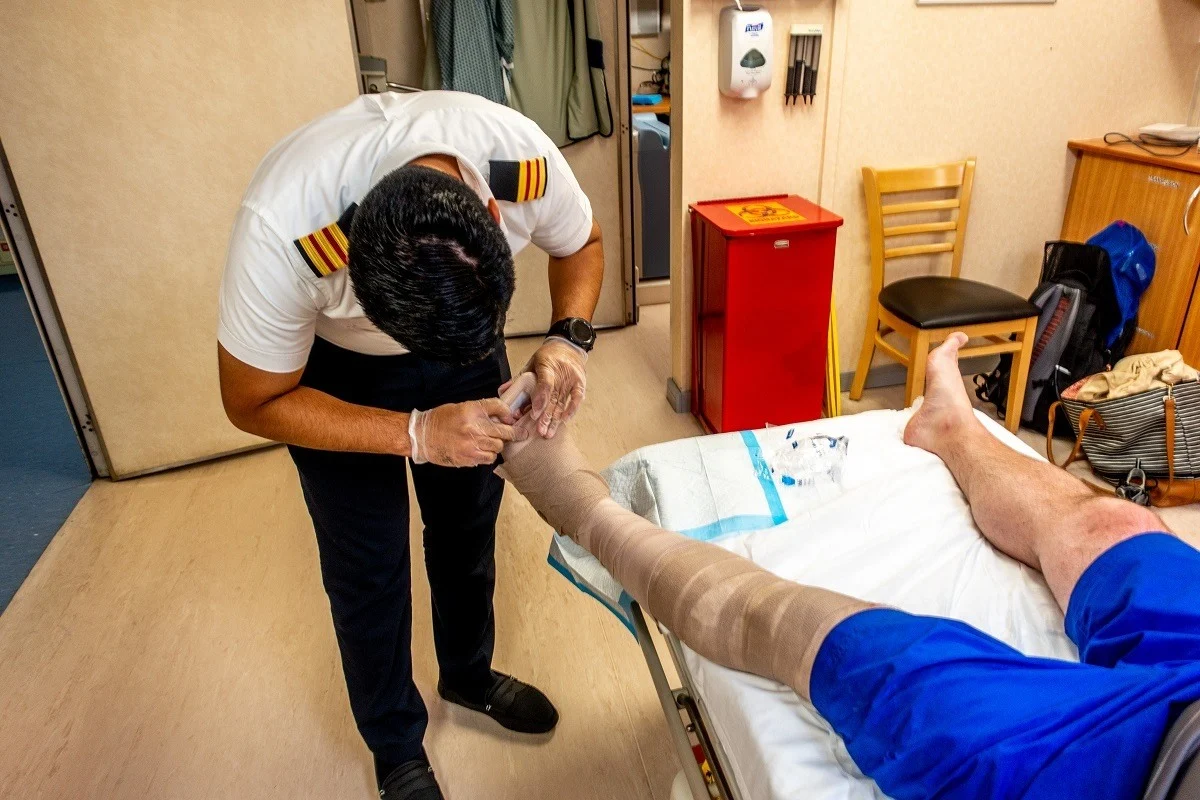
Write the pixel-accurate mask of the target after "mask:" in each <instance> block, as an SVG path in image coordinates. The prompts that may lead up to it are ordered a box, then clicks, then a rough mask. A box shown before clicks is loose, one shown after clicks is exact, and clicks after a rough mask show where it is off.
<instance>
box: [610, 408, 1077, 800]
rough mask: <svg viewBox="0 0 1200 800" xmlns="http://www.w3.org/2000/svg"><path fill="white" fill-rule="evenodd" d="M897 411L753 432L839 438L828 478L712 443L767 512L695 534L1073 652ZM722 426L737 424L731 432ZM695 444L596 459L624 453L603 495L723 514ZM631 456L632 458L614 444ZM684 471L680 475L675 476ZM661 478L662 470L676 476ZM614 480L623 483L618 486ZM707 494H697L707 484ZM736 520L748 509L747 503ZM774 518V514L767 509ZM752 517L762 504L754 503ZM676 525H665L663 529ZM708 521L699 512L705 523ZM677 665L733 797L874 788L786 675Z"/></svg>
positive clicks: (858, 796)
mask: <svg viewBox="0 0 1200 800" xmlns="http://www.w3.org/2000/svg"><path fill="white" fill-rule="evenodd" d="M910 413H911V412H905V411H873V412H867V413H863V414H857V415H853V416H847V417H839V418H835V419H826V420H818V421H814V422H810V423H804V424H800V425H795V426H788V427H787V428H771V429H767V430H764V431H758V432H755V434H754V436H753V437H752V438H753V442H752V443H747V444H748V446H751V447H753V446H755V445H756V446H757V447H758V449H759V451H760V453H766V454H768V455H769V453H770V452H771V451H772V448H774V447H777V446H780V445H781V444H782V443H783V442H784V439H785V437H786V436H788V435H789V433H788V431H791V434H790V435H792V436H814V435H829V436H835V437H836V436H844V437H846V438H847V439H848V440H849V447H848V452H847V457H846V460H845V463H844V468H843V474H842V478H841V485H840V487H837V486H835V487H829V486H826V487H815V488H814V487H805V488H800V487H795V488H794V489H789V487H786V486H782V485H780V483H779V482H778V481H774V482H773V483H772V484H771V485H766V483H765V482H766V481H770V475H769V473H768V474H766V475H764V474H763V473H764V470H763V469H762V466H763V462H764V459H763V458H762V457H761V456H759V457H755V454H754V453H751V454H750V455H751V457H750V458H747V457H746V453H745V452H743V453H740V454H739V453H736V452H735V451H736V447H735V444H736V442H735V440H733V439H731V438H729V437H730V435H725V436H723V437H702V439H699V440H694V441H704V440H705V439H708V440H717V439H720V440H723V441H724V442H726V443H727V445H728V446H725V445H721V446H718V447H716V448H715V451H714V452H716V453H724V454H725V456H726V457H727V458H728V460H729V461H730V464H731V465H733V466H727V468H728V469H733V470H736V469H744V468H745V467H737V466H736V465H737V464H748V465H751V467H752V468H754V471H753V473H752V476H753V477H754V478H755V479H756V480H758V481H759V482H760V483H763V487H762V488H763V489H765V490H766V491H767V492H768V494H770V493H771V492H772V491H773V492H774V493H776V495H777V501H776V502H775V503H773V504H772V505H773V506H774V507H775V508H776V511H779V510H780V509H782V510H783V512H784V513H782V514H779V513H777V514H776V515H775V516H774V518H770V519H767V520H766V521H765V524H764V523H760V524H758V525H755V524H754V523H753V522H751V523H749V524H750V525H751V526H752V527H755V528H756V529H752V530H745V531H743V530H738V527H739V526H738V525H736V524H735V525H732V526H725V527H726V528H728V530H724V531H721V530H719V529H720V528H721V527H722V526H719V525H718V526H717V528H718V534H719V535H715V536H713V535H707V534H706V535H705V536H703V537H700V538H708V539H710V540H712V541H714V543H715V544H717V545H718V546H720V547H724V548H725V549H727V550H730V551H732V552H735V553H738V554H740V555H742V556H745V557H746V558H749V559H751V560H753V561H754V562H755V563H757V564H759V565H760V566H762V567H764V568H766V569H768V570H770V571H772V572H774V573H775V574H777V575H780V576H782V577H784V578H788V579H789V580H793V581H797V582H799V583H805V584H810V585H814V586H822V587H826V588H829V589H834V590H837V591H839V592H843V593H845V594H849V595H853V596H856V597H861V598H864V599H867V600H872V601H876V602H880V603H886V604H889V605H892V606H895V607H898V608H901V609H903V610H905V611H909V612H913V613H917V614H930V615H938V616H944V617H951V618H955V619H959V620H962V621H964V622H966V623H969V624H971V625H973V626H975V627H977V628H979V629H981V630H983V631H986V632H987V633H989V634H991V635H993V636H995V637H997V638H999V639H1001V640H1003V641H1005V642H1007V643H1009V644H1010V645H1012V646H1013V647H1015V648H1017V649H1018V650H1021V651H1022V652H1025V653H1027V654H1030V655H1038V656H1049V657H1055V658H1064V659H1071V660H1077V658H1078V655H1077V653H1076V650H1075V647H1074V645H1073V644H1072V643H1071V642H1070V641H1069V640H1068V639H1067V638H1066V636H1065V635H1064V633H1063V628H1062V614H1061V612H1060V610H1059V609H1058V606H1057V605H1056V603H1055V602H1054V599H1053V597H1052V596H1051V595H1050V592H1049V590H1048V589H1047V588H1046V585H1045V583H1044V582H1043V581H1042V579H1041V576H1040V575H1039V574H1038V573H1037V572H1036V571H1034V570H1031V569H1029V568H1027V567H1025V566H1024V565H1022V564H1020V563H1018V562H1017V561H1014V560H1013V559H1011V558H1009V557H1007V556H1005V555H1003V554H1001V553H999V552H998V551H996V550H995V549H993V548H992V547H991V545H989V544H988V543H987V541H986V540H984V539H983V537H982V536H981V535H980V533H979V531H978V529H977V528H976V527H975V525H974V523H973V521H972V518H971V513H970V509H969V508H968V507H967V504H966V501H965V498H964V497H963V495H962V493H961V492H960V491H959V489H958V486H957V485H956V484H955V482H954V479H953V478H952V477H951V475H950V473H949V471H948V470H947V469H946V467H945V465H944V464H943V463H942V462H941V461H940V460H939V459H938V458H936V457H935V456H933V455H931V454H929V453H926V452H924V451H922V450H919V449H916V448H912V447H908V446H906V445H905V444H904V443H903V440H902V431H903V426H904V424H905V422H906V421H907V420H908V418H909V415H910ZM980 419H981V420H983V422H984V424H985V425H987V426H988V428H989V429H990V430H991V431H992V432H993V433H994V434H995V435H996V436H997V437H998V438H999V439H1000V440H1002V441H1003V442H1004V443H1006V444H1008V445H1009V446H1011V447H1012V448H1014V449H1015V450H1018V451H1021V452H1023V453H1025V454H1027V455H1029V456H1031V457H1033V458H1039V456H1038V455H1037V454H1036V453H1034V452H1033V451H1032V450H1031V449H1029V448H1028V447H1027V446H1026V445H1024V444H1023V443H1022V442H1021V441H1020V440H1019V439H1017V438H1016V437H1015V436H1013V435H1012V434H1010V433H1009V432H1008V431H1006V430H1004V429H1003V428H1002V427H1000V426H999V425H997V424H996V423H995V422H993V421H992V420H990V419H987V418H985V417H983V416H982V415H980ZM733 436H737V434H734V435H733ZM689 453H691V454H692V456H691V457H692V458H693V459H694V458H695V457H696V456H698V455H699V453H700V451H699V450H697V449H696V448H695V447H694V446H693V445H691V444H681V443H668V444H666V445H657V446H655V447H651V448H644V449H643V450H641V451H638V452H637V453H636V454H631V455H632V456H634V458H633V459H632V460H631V461H626V460H625V459H623V460H622V461H626V465H625V466H626V469H624V470H622V469H621V468H620V467H621V463H622V462H618V463H617V464H614V466H613V468H610V471H609V475H610V477H611V476H615V477H618V478H620V477H621V475H623V474H627V473H629V472H630V470H629V469H628V465H629V463H636V464H637V470H636V473H637V474H638V475H639V476H640V477H639V478H638V479H637V480H636V481H633V482H632V485H633V487H634V490H632V491H630V490H629V487H628V486H627V485H626V484H629V482H628V481H626V483H625V484H622V483H621V481H617V484H616V486H615V487H614V496H617V494H621V495H622V500H623V502H625V504H626V505H628V506H629V507H631V508H632V509H633V510H634V511H637V512H638V513H641V514H643V515H644V516H647V517H648V518H651V519H653V520H654V521H656V522H669V521H672V520H680V519H685V518H690V517H694V516H695V515H696V513H697V509H698V508H703V507H706V504H707V507H708V508H709V511H708V512H707V513H708V514H709V515H710V516H711V515H712V514H721V516H722V518H731V517H730V516H729V515H728V514H726V513H725V512H724V511H722V510H720V509H724V508H726V507H727V506H729V505H730V504H737V503H745V502H747V500H746V499H745V496H746V495H751V494H753V489H752V488H749V485H748V482H743V483H742V485H741V488H740V489H739V490H738V491H737V492H733V493H732V495H731V496H729V497H724V498H719V497H715V496H711V495H713V493H716V494H721V493H723V492H725V491H726V489H725V487H726V486H727V485H728V484H729V483H730V481H728V480H724V479H717V480H713V479H712V477H713V475H714V474H716V473H719V472H720V471H721V469H722V463H721V458H720V457H719V456H713V455H711V454H710V455H709V456H708V457H707V458H706V462H707V463H705V464H704V465H702V466H701V465H698V464H695V463H693V464H692V465H691V468H690V470H689V468H688V465H687V464H685V463H683V462H684V461H686V460H687V458H688V457H689V456H688V454H689ZM626 459H630V457H628V456H627V457H626ZM689 472H690V473H691V475H692V479H691V480H681V479H680V477H681V476H684V475H687V474H688V473H689ZM670 476H675V477H674V478H672V477H670ZM622 487H624V488H622ZM706 495H709V496H706ZM735 516H736V517H738V518H740V519H743V520H746V519H751V520H752V519H753V518H754V516H755V515H753V514H750V515H746V514H742V515H735ZM781 517H782V519H781ZM760 518H761V515H760ZM683 527H685V526H683V525H678V526H677V529H679V528H683ZM706 530H707V531H708V533H709V534H711V533H712V531H713V527H712V526H711V525H709V526H708V528H707V529H706ZM683 651H684V660H685V662H686V667H687V669H688V671H689V672H690V674H691V679H692V682H693V684H694V687H695V689H696V691H697V693H698V694H699V695H700V699H701V701H702V702H703V704H704V705H705V707H706V709H707V711H708V714H709V717H710V721H711V723H712V727H713V731H712V733H713V734H714V735H715V736H716V737H717V738H718V739H719V740H720V741H721V744H722V747H723V749H724V750H725V753H726V755H727V756H728V758H729V762H730V763H729V766H730V768H731V771H732V773H733V776H732V779H733V780H734V781H735V782H736V784H737V787H738V789H739V790H740V793H741V795H742V797H743V798H744V800H785V799H786V800H797V799H798V798H804V800H868V798H881V797H884V796H885V795H883V794H882V793H881V792H880V791H879V789H878V787H877V786H876V785H875V784H874V782H873V781H871V780H870V779H868V778H866V777H864V776H863V775H862V773H861V772H859V771H858V769H857V768H856V767H855V765H854V762H853V760H852V759H851V758H850V756H849V754H848V753H847V752H846V749H845V747H844V745H843V744H842V742H841V740H840V738H839V737H838V736H837V735H836V734H835V733H834V732H833V731H832V729H831V728H830V727H829V726H828V725H827V724H826V723H825V722H824V720H822V719H821V718H820V716H819V715H817V713H816V712H815V711H814V709H813V708H812V706H811V705H809V704H808V703H806V702H804V701H802V700H800V698H799V697H797V696H796V694H795V693H794V692H793V691H791V690H790V689H788V688H787V687H785V686H782V685H780V684H777V683H774V682H772V681H768V680H765V679H763V678H759V677H757V676H753V675H748V674H745V673H740V672H735V671H732V670H729V669H725V668H723V667H720V666H718V665H716V664H713V663H712V662H710V661H707V660H706V659H704V658H702V657H700V656H698V655H696V654H695V653H694V652H692V651H691V650H690V649H688V648H687V647H686V645H685V646H684V648H683Z"/></svg>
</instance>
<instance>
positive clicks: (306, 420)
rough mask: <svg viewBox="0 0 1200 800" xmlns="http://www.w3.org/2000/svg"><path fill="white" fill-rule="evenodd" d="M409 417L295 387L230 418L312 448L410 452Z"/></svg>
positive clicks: (276, 438) (263, 433) (280, 439)
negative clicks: (234, 417)
mask: <svg viewBox="0 0 1200 800" xmlns="http://www.w3.org/2000/svg"><path fill="white" fill-rule="evenodd" d="M408 419H409V415H408V414H405V413H403V412H399V411H387V410H384V409H381V408H371V407H368V406H359V405H355V404H353V403H347V402H345V401H343V400H338V399H337V398H336V397H333V396H332V395H328V394H326V393H324V392H320V391H317V390H316V389H311V388H309V387H307V386H298V387H296V388H295V389H293V390H291V391H290V392H287V393H286V394H283V395H280V396H279V397H276V398H274V399H272V400H268V401H267V402H265V403H263V404H262V405H260V406H258V407H257V408H255V409H253V410H250V411H247V412H244V413H242V414H239V415H238V417H237V418H236V419H233V422H234V424H236V425H237V426H238V427H239V428H241V429H242V430H244V431H246V432H248V433H253V434H255V435H256V436H262V437H263V438H266V439H273V440H274V441H277V442H283V443H285V444H294V445H299V446H301V447H309V448H312V449H314V450H344V451H351V452H357V453H382V454H385V455H397V456H407V455H411V449H412V446H411V442H410V441H409V438H408Z"/></svg>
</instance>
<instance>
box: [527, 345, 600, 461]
mask: <svg viewBox="0 0 1200 800" xmlns="http://www.w3.org/2000/svg"><path fill="white" fill-rule="evenodd" d="M585 364H587V353H586V352H584V351H583V350H582V349H581V348H579V347H576V346H575V345H573V344H571V343H570V342H568V341H567V340H566V339H560V338H559V337H557V336H548V337H546V341H544V342H543V343H542V346H541V347H539V348H538V349H537V351H536V352H535V353H534V354H533V357H532V358H530V359H529V363H528V364H526V365H525V369H524V370H522V372H532V373H534V375H536V376H537V387H536V388H535V389H534V390H533V405H532V407H531V408H530V411H529V413H530V416H532V417H533V419H534V421H535V424H536V425H537V432H538V434H539V435H540V436H541V437H542V438H544V439H552V438H554V434H555V432H556V431H557V430H558V426H559V425H561V424H562V423H564V422H567V421H569V420H570V419H571V417H573V416H575V412H576V411H578V410H579V406H580V405H582V403H583V395H584V388H585V386H586V384H587V374H586V373H585V372H584V365H585Z"/></svg>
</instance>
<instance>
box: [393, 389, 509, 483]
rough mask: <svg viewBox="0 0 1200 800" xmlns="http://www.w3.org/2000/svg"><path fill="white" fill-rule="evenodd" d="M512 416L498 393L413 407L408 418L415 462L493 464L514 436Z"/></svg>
mask: <svg viewBox="0 0 1200 800" xmlns="http://www.w3.org/2000/svg"><path fill="white" fill-rule="evenodd" d="M513 421H514V420H513V416H512V414H511V413H510V412H509V410H508V406H506V405H505V404H504V403H502V402H501V401H500V398H498V397H489V398H487V399H485V400H469V401H467V402H465V403H448V404H447V405H444V406H438V407H437V408H431V409H429V410H428V411H417V410H414V411H413V412H412V415H411V416H410V417H409V420H408V438H409V440H410V441H411V443H412V455H411V458H412V460H413V463H414V464H426V463H430V464H439V465H441V466H443V467H476V466H479V465H481V464H493V463H495V461H496V454H497V453H499V452H500V451H501V450H503V449H504V444H505V442H511V441H512V439H513V429H512V423H513Z"/></svg>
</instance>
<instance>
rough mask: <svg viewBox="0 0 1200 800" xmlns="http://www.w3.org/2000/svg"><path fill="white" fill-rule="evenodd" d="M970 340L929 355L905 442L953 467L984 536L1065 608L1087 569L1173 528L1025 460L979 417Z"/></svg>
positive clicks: (956, 340)
mask: <svg viewBox="0 0 1200 800" xmlns="http://www.w3.org/2000/svg"><path fill="white" fill-rule="evenodd" d="M966 341H967V337H966V336H965V335H963V334H961V333H956V334H954V335H953V336H951V337H950V338H949V339H947V340H946V341H945V343H943V344H942V345H941V346H940V347H938V348H937V349H936V350H934V351H933V352H932V353H930V354H929V364H928V366H927V367H926V370H927V371H926V377H925V399H924V401H923V403H922V404H921V407H920V408H919V409H918V410H917V412H916V413H915V414H914V415H913V418H912V420H911V421H909V423H908V427H907V428H906V429H905V431H904V441H905V442H907V443H908V444H910V445H914V446H916V447H920V448H922V449H924V450H928V451H929V452H931V453H933V454H934V455H936V456H938V457H939V458H941V459H942V461H944V462H946V466H947V467H949V468H950V472H951V473H952V474H953V475H954V479H955V480H956V481H958V485H959V486H960V487H961V488H962V490H963V493H964V494H965V495H966V496H967V501H968V502H969V503H970V505H971V513H972V515H974V517H975V522H976V524H977V525H978V526H979V529H980V530H981V531H982V532H983V535H984V536H986V537H987V538H988V541H990V542H991V543H992V544H993V545H995V546H996V547H997V548H998V549H1000V550H1002V551H1004V552H1005V553H1008V554H1009V555H1010V556H1012V557H1013V558H1016V559H1019V560H1021V561H1023V562H1025V563H1026V564H1028V565H1029V566H1031V567H1034V568H1036V569H1039V570H1041V571H1042V574H1043V575H1044V576H1045V578H1046V583H1047V584H1049V586H1050V590H1051V591H1052V592H1053V593H1054V597H1055V599H1056V600H1058V604H1059V605H1060V606H1061V607H1062V609H1063V610H1064V611H1066V608H1067V602H1068V601H1069V600H1070V598H1071V591H1072V590H1073V589H1074V588H1075V584H1076V582H1077V581H1078V580H1079V578H1080V576H1081V575H1082V574H1083V572H1084V570H1086V569H1087V568H1088V566H1090V565H1091V563H1092V562H1093V561H1095V560H1096V558H1097V557H1099V556H1100V554H1101V553H1103V552H1104V551H1106V550H1108V549H1109V548H1110V547H1112V546H1113V545H1115V544H1117V543H1118V542H1121V541H1124V540H1125V539H1129V538H1132V537H1134V536H1137V535H1138V534H1141V533H1146V532H1148V531H1166V530H1167V527H1166V525H1165V524H1164V523H1163V521H1162V520H1161V519H1160V518H1159V517H1158V515H1157V514H1155V513H1153V512H1151V511H1149V510H1147V509H1145V508H1142V507H1141V506H1137V505H1134V504H1133V503H1130V502H1128V501H1126V500H1121V499H1118V498H1116V497H1102V496H1100V495H1097V494H1096V493H1095V492H1093V491H1092V490H1091V489H1090V488H1089V487H1087V486H1086V485H1085V484H1084V483H1083V482H1082V481H1079V480H1077V479H1075V478H1073V477H1071V476H1070V475H1068V474H1067V473H1066V472H1065V471H1064V470H1062V469H1059V468H1058V467H1055V466H1053V465H1051V464H1048V463H1046V462H1043V461H1036V460H1034V459H1032V458H1029V457H1027V456H1024V455H1021V454H1020V453H1017V452H1016V451H1014V450H1012V449H1011V448H1009V447H1008V446H1006V445H1004V444H1003V443H1002V442H1000V441H999V440H998V439H996V438H995V437H994V436H992V435H991V434H990V433H989V432H988V431H987V429H986V428H984V427H983V425H982V424H981V423H980V422H979V420H978V419H976V417H975V415H974V413H973V411H972V408H971V401H970V399H969V398H968V397H967V392H966V389H965V388H964V386H963V381H962V376H961V374H960V373H959V369H958V350H959V348H960V347H962V345H963V344H965V343H966Z"/></svg>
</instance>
